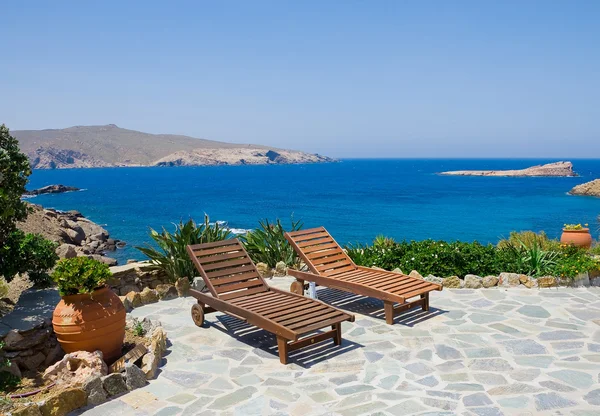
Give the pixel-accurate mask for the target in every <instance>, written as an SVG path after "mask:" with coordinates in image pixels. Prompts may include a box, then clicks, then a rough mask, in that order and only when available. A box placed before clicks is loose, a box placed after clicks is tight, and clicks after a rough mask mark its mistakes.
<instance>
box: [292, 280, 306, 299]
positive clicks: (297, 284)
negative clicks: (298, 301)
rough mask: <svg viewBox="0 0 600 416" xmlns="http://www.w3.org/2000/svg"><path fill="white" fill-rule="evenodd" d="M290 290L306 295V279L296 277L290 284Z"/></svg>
mask: <svg viewBox="0 0 600 416" xmlns="http://www.w3.org/2000/svg"><path fill="white" fill-rule="evenodd" d="M290 292H292V293H295V294H296V295H301V296H304V280H300V279H296V280H294V281H293V282H292V285H291V286H290Z"/></svg>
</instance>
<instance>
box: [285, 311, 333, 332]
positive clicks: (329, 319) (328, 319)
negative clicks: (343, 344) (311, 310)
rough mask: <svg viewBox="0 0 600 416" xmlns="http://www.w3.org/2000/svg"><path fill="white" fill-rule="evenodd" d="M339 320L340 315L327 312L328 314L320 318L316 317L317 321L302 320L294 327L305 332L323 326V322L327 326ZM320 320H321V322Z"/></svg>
mask: <svg viewBox="0 0 600 416" xmlns="http://www.w3.org/2000/svg"><path fill="white" fill-rule="evenodd" d="M337 320H339V317H338V315H336V313H335V312H332V313H330V314H327V315H326V316H321V317H319V318H315V319H314V322H315V323H309V322H300V323H299V324H298V326H295V327H294V329H295V330H298V331H302V332H304V333H306V332H310V331H314V330H316V329H319V328H322V325H323V324H326V325H327V326H329V325H333V324H334V323H335V322H336V321H337ZM319 321H320V322H319Z"/></svg>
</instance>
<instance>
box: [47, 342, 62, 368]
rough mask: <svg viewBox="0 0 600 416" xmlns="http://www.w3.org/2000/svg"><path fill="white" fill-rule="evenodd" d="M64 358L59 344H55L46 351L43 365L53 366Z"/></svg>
mask: <svg viewBox="0 0 600 416" xmlns="http://www.w3.org/2000/svg"><path fill="white" fill-rule="evenodd" d="M64 356H65V352H64V351H63V349H62V347H61V346H60V344H56V345H55V346H54V347H52V348H51V349H50V350H49V351H48V354H47V355H46V359H45V360H44V365H45V366H46V367H48V366H50V365H51V364H54V363H55V362H57V361H58V360H60V359H62V358H63V357H64Z"/></svg>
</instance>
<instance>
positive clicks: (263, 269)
mask: <svg viewBox="0 0 600 416" xmlns="http://www.w3.org/2000/svg"><path fill="white" fill-rule="evenodd" d="M256 270H258V274H260V276H261V277H262V278H263V279H264V278H266V277H271V276H273V271H272V270H271V268H270V267H269V265H268V264H266V263H257V264H256Z"/></svg>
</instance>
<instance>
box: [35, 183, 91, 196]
mask: <svg viewBox="0 0 600 416" xmlns="http://www.w3.org/2000/svg"><path fill="white" fill-rule="evenodd" d="M80 190H81V189H79V188H75V187H74V186H65V185H48V186H44V187H42V188H39V189H34V190H33V191H27V192H25V195H27V196H37V195H43V194H62V193H64V192H75V191H80Z"/></svg>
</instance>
